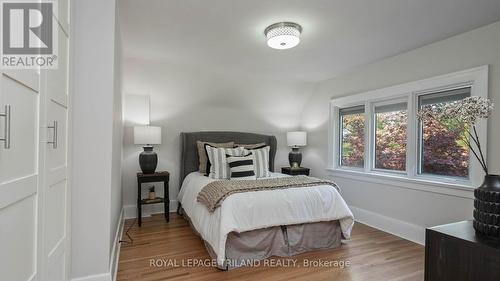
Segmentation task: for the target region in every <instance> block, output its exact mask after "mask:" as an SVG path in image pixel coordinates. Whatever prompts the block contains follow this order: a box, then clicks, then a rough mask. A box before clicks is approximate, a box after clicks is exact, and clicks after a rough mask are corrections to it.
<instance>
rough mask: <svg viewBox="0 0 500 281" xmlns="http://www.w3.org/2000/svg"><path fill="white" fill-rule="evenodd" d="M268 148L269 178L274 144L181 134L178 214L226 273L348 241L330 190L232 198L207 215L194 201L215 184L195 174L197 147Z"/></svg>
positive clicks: (348, 221) (266, 139)
mask: <svg viewBox="0 0 500 281" xmlns="http://www.w3.org/2000/svg"><path fill="white" fill-rule="evenodd" d="M199 140H200V141H207V142H217V143H223V142H229V141H234V142H235V143H238V144H254V143H262V142H263V143H266V144H267V145H268V146H270V151H269V170H270V171H271V177H275V178H278V177H288V176H287V175H283V174H280V173H274V158H275V155H276V146H277V142H276V138H275V137H274V136H269V135H261V134H253V133H244V132H191V133H181V150H182V151H181V175H180V179H181V182H182V185H181V189H180V192H179V195H178V198H177V199H178V201H179V210H178V211H179V212H181V213H182V214H183V215H184V217H185V218H186V219H187V220H188V221H189V223H190V225H191V227H192V228H193V230H194V232H195V233H196V234H198V235H199V236H200V237H201V239H202V240H203V241H204V243H205V246H206V248H207V251H208V253H209V254H210V256H211V257H212V258H213V260H214V261H215V262H214V265H215V266H217V267H218V268H220V269H223V270H227V269H233V268H237V267H240V266H244V265H248V264H252V262H254V261H257V260H262V259H265V258H268V257H270V256H281V257H288V256H293V255H296V254H299V253H303V252H306V251H312V250H318V249H331V248H335V247H339V246H340V245H341V240H342V239H349V237H350V233H351V230H352V226H353V224H354V220H353V215H352V212H351V211H350V210H349V208H348V206H347V204H346V203H345V201H344V200H343V198H342V196H341V195H340V193H339V192H338V191H337V190H336V189H335V188H332V187H331V186H326V185H319V186H314V187H307V188H289V189H280V190H265V191H254V192H246V193H237V194H232V195H231V196H229V197H227V198H226V199H225V201H224V202H223V203H222V204H221V205H220V207H218V208H217V209H216V210H215V211H213V212H209V211H208V209H207V208H206V206H205V205H202V204H201V203H200V202H198V201H197V195H198V193H200V191H201V190H202V189H203V187H204V186H206V185H207V184H209V183H210V182H212V181H215V180H214V179H211V178H208V177H206V176H204V175H203V174H202V173H200V172H198V154H197V149H196V142H197V141H199Z"/></svg>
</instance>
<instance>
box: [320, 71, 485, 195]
mask: <svg viewBox="0 0 500 281" xmlns="http://www.w3.org/2000/svg"><path fill="white" fill-rule="evenodd" d="M488 72H489V67H488V65H485V66H480V67H476V68H472V69H468V70H464V71H459V72H454V73H450V74H445V75H441V76H437V77H432V78H428V79H424V80H419V81H415V82H410V83H405V84H401V85H397V86H392V87H388V88H383V89H378V90H373V91H369V92H364V93H359V94H355V95H350V96H344V97H340V98H336V99H332V100H330V123H329V125H330V126H329V130H328V131H329V134H328V135H329V145H328V149H329V153H328V155H329V157H328V158H329V159H328V167H327V170H329V171H332V172H333V173H334V175H346V174H350V175H351V176H353V175H354V176H355V177H360V176H366V178H365V180H369V179H370V178H371V179H374V178H377V179H388V180H392V179H394V178H397V179H401V180H403V181H405V182H409V183H410V185H411V184H412V183H416V184H422V183H424V184H425V185H427V187H425V189H428V186H438V187H448V188H465V189H467V190H472V189H471V187H475V186H478V185H479V184H480V183H481V182H482V179H483V176H484V175H483V171H482V169H481V166H480V164H479V162H478V161H477V160H476V159H475V158H474V157H470V166H469V179H462V178H458V177H447V176H439V175H430V174H419V173H418V167H419V163H418V162H417V161H419V145H418V142H419V141H420V140H419V139H418V136H419V133H418V130H419V129H420V126H419V122H418V120H417V118H416V114H417V110H418V98H419V96H421V95H426V94H430V93H435V92H440V91H446V90H451V89H457V88H463V87H470V88H471V96H480V97H488ZM401 102H406V104H407V115H408V124H407V143H406V148H407V149H406V171H393V170H385V169H376V168H375V159H374V156H375V122H376V121H375V106H381V105H387V104H396V103H401ZM360 105H364V106H365V148H364V154H365V157H364V167H363V168H356V167H349V166H341V165H340V163H341V162H340V161H341V159H340V153H339V149H340V145H341V143H340V138H341V135H339V134H341V131H340V130H341V126H342V124H341V123H340V110H341V109H342V108H347V107H353V106H360ZM477 128H478V133H479V136H480V139H481V141H482V144H481V145H482V147H483V148H484V151H483V152H484V154H485V157H487V151H486V147H487V130H486V128H487V122H486V121H485V120H482V121H481V122H480V123H479V124H478V125H477ZM440 190H441V191H442V189H440ZM439 193H443V192H439ZM445 193H446V192H445Z"/></svg>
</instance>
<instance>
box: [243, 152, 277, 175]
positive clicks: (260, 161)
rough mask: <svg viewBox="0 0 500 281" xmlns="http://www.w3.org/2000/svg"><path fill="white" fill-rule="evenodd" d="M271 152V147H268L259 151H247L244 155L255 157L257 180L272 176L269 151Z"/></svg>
mask: <svg viewBox="0 0 500 281" xmlns="http://www.w3.org/2000/svg"><path fill="white" fill-rule="evenodd" d="M270 150H271V147H270V146H266V147H263V148H258V149H251V150H247V149H245V151H244V153H245V154H247V153H252V155H253V165H254V171H255V176H256V177H257V178H267V177H270V176H271V173H270V172H269V151H270Z"/></svg>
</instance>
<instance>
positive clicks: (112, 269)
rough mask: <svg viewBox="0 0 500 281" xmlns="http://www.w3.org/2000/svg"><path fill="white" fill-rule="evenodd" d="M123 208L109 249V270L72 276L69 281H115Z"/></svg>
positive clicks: (121, 232)
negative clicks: (76, 276) (111, 246)
mask: <svg viewBox="0 0 500 281" xmlns="http://www.w3.org/2000/svg"><path fill="white" fill-rule="evenodd" d="M124 214H125V210H124V208H122V211H121V212H120V217H119V218H118V227H117V228H116V233H115V239H114V241H113V243H114V244H113V250H112V251H111V258H110V261H109V272H106V273H101V274H95V275H90V276H84V277H78V278H73V279H71V281H115V280H116V272H117V270H118V260H119V258H120V248H121V244H120V239H121V237H122V234H123V224H124V221H125V218H124Z"/></svg>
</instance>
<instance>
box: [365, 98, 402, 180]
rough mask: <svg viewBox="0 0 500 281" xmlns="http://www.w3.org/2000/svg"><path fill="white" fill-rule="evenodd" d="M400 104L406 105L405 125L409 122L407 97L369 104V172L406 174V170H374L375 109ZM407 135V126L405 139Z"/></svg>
mask: <svg viewBox="0 0 500 281" xmlns="http://www.w3.org/2000/svg"><path fill="white" fill-rule="evenodd" d="M401 103H405V104H406V115H407V121H406V122H407V123H409V121H410V117H409V115H408V111H409V108H408V97H401V98H394V99H390V100H383V101H378V102H371V103H370V106H371V111H370V112H371V119H372V120H371V122H370V127H371V128H370V129H369V130H368V132H369V136H368V137H369V138H370V139H371V140H370V147H371V148H372V149H371V151H370V161H371V162H370V163H369V165H370V166H369V169H370V171H373V172H382V173H391V174H399V175H405V174H406V170H405V171H398V170H389V169H381V168H376V167H375V164H376V156H375V154H376V141H377V135H376V133H377V117H376V114H377V112H376V108H377V107H380V106H386V105H393V104H401ZM408 133H409V130H408V124H407V125H406V136H407V139H408ZM406 147H407V149H406V157H405V158H406V165H405V166H408V143H407V144H406Z"/></svg>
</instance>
